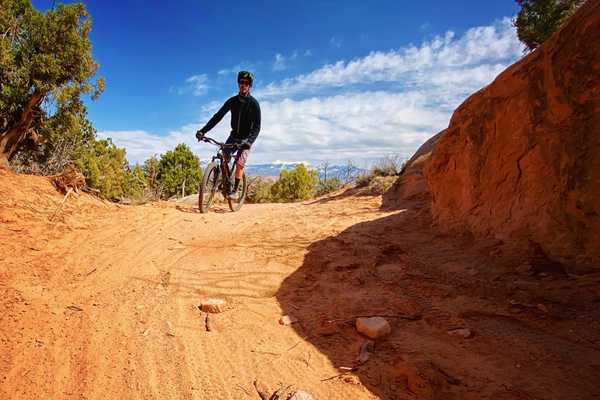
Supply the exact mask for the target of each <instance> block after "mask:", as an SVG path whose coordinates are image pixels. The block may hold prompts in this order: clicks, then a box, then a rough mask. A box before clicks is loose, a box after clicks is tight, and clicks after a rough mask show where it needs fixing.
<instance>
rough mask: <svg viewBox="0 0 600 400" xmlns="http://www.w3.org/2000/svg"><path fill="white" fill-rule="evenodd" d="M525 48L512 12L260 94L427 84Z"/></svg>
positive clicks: (330, 66) (375, 53)
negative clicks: (459, 32) (457, 32)
mask: <svg viewBox="0 0 600 400" xmlns="http://www.w3.org/2000/svg"><path fill="white" fill-rule="evenodd" d="M522 53H523V47H522V45H521V43H520V42H519V41H518V39H517V37H516V33H515V29H514V27H513V26H512V22H511V20H510V19H509V18H505V19H503V20H501V21H499V22H497V23H495V24H494V25H491V26H483V27H476V28H471V29H469V30H468V31H467V32H466V33H465V34H464V35H463V36H462V37H460V38H456V36H455V34H454V33H453V32H447V33H446V34H445V35H443V36H437V37H435V38H434V39H433V40H431V41H428V42H425V43H423V44H422V45H421V46H419V47H416V46H409V47H405V48H402V49H400V50H392V51H388V52H382V51H373V52H371V53H370V54H368V55H367V56H365V57H362V58H357V59H354V60H351V61H344V60H340V61H338V62H336V63H334V64H328V65H325V66H323V67H321V68H319V69H317V70H314V71H312V72H310V73H308V74H304V75H298V76H296V77H292V78H289V79H286V80H283V81H280V82H274V83H271V84H269V85H267V86H266V87H264V88H262V89H261V90H260V91H259V92H258V93H257V94H258V95H259V96H261V97H263V98H265V97H273V96H290V95H294V94H298V93H306V92H316V91H318V90H322V89H324V88H331V87H333V88H336V87H343V86H348V85H350V84H372V83H376V82H403V83H409V84H412V85H415V84H418V85H422V86H426V85H427V84H431V83H435V82H433V80H430V79H428V77H435V75H436V74H437V73H439V72H443V73H444V74H445V75H446V76H450V77H454V78H456V79H455V81H457V83H458V81H461V80H464V79H463V78H460V77H458V75H460V74H462V75H465V76H469V74H470V72H471V71H472V69H473V68H477V67H479V66H481V65H482V64H490V63H493V64H498V63H501V64H503V65H507V64H509V63H510V62H513V61H514V60H515V59H516V58H518V57H519V56H520V55H521V54H522Z"/></svg>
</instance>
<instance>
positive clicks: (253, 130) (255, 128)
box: [248, 101, 260, 144]
mask: <svg viewBox="0 0 600 400" xmlns="http://www.w3.org/2000/svg"><path fill="white" fill-rule="evenodd" d="M259 132H260V106H259V105H258V101H257V102H256V110H255V111H254V120H253V121H252V123H251V125H250V134H249V135H248V142H250V144H253V143H254V141H255V140H256V138H257V137H258V133H259Z"/></svg>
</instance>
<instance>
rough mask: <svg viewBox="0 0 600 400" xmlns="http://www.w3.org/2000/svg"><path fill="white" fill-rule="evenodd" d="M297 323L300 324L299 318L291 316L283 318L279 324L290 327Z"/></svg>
mask: <svg viewBox="0 0 600 400" xmlns="http://www.w3.org/2000/svg"><path fill="white" fill-rule="evenodd" d="M296 322H298V318H296V317H292V316H291V315H284V316H283V317H281V318H279V324H280V325H284V326H288V325H291V324H294V323H296Z"/></svg>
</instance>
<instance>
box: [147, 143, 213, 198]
mask: <svg viewBox="0 0 600 400" xmlns="http://www.w3.org/2000/svg"><path fill="white" fill-rule="evenodd" d="M201 179H202V170H201V169H200V161H199V160H198V157H197V156H196V155H195V154H194V153H192V151H191V150H190V148H189V147H188V146H187V145H185V144H178V145H177V146H176V147H175V149H174V150H169V151H167V152H166V153H164V154H162V155H161V156H160V161H159V163H158V172H157V174H156V181H157V183H158V185H160V187H161V188H162V196H163V197H164V198H170V197H172V196H182V197H183V196H186V195H188V194H192V193H196V192H197V190H198V185H199V183H200V181H201Z"/></svg>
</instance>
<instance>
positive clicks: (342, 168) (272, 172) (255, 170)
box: [246, 163, 366, 180]
mask: <svg viewBox="0 0 600 400" xmlns="http://www.w3.org/2000/svg"><path fill="white" fill-rule="evenodd" d="M298 164H300V163H273V164H254V165H250V164H249V165H246V174H247V175H249V176H273V177H278V176H279V172H281V171H288V170H291V169H294V168H295V167H296V165H298ZM308 167H309V168H315V169H317V171H318V172H319V176H320V177H321V178H324V177H325V171H324V169H323V168H322V167H319V168H316V167H313V166H308ZM364 172H366V170H365V169H363V168H358V167H354V166H352V167H351V168H350V170H348V166H347V165H329V166H328V167H327V178H333V177H336V178H340V179H342V180H345V179H346V177H347V176H348V174H349V175H350V177H351V178H356V177H357V176H358V175H360V174H362V173H364Z"/></svg>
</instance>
